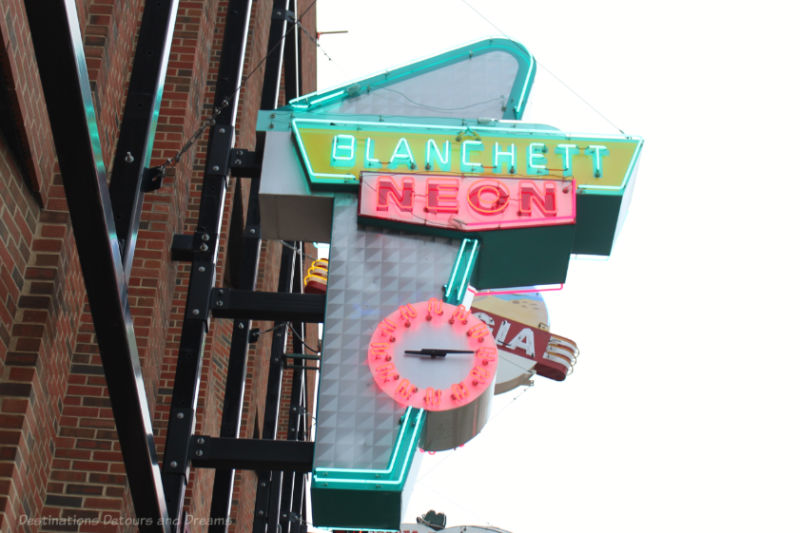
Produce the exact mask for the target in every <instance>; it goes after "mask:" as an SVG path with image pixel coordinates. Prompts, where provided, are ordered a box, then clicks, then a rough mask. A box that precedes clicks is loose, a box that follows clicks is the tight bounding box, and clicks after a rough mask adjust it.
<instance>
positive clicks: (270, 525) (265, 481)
mask: <svg viewBox="0 0 800 533" xmlns="http://www.w3.org/2000/svg"><path fill="white" fill-rule="evenodd" d="M292 244H293V246H292V248H289V247H283V248H282V251H281V268H280V271H279V273H278V291H279V292H281V293H289V292H291V290H292V285H293V279H294V273H295V262H296V261H297V260H298V258H297V251H296V246H294V245H295V244H296V243H292ZM289 320H291V319H289ZM286 330H287V325H285V324H284V325H282V326H280V327H278V328H276V329H275V330H274V331H273V332H272V346H271V348H270V360H269V374H268V376H267V397H266V401H265V405H264V425H263V426H262V428H261V438H262V439H268V440H274V439H275V438H276V437H277V435H278V414H279V411H280V398H281V388H282V381H283V356H284V352H285V351H286ZM258 481H259V482H258V487H257V489H256V505H255V510H254V513H253V531H254V532H256V531H259V532H261V531H269V532H270V533H271V532H273V531H276V530H277V524H278V518H279V516H278V515H279V512H280V495H281V487H282V484H283V474H282V472H279V471H276V470H273V471H270V472H261V473H259V480H258Z"/></svg>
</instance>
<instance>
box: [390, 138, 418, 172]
mask: <svg viewBox="0 0 800 533" xmlns="http://www.w3.org/2000/svg"><path fill="white" fill-rule="evenodd" d="M400 165H406V166H407V167H408V169H409V170H414V169H415V168H417V164H416V162H415V161H414V155H413V154H412V153H411V147H410V146H409V145H408V141H407V140H406V138H405V137H400V140H399V141H397V146H395V147H394V153H393V154H392V157H391V159H389V168H397V167H398V166H400Z"/></svg>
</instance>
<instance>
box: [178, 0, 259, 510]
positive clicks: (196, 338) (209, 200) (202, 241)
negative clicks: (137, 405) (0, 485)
mask: <svg viewBox="0 0 800 533" xmlns="http://www.w3.org/2000/svg"><path fill="white" fill-rule="evenodd" d="M250 7H251V0H231V1H230V3H229V4H228V12H227V16H226V20H225V33H224V36H223V42H222V52H221V56H220V67H219V73H218V77H217V85H216V89H215V97H214V102H215V115H216V119H215V125H214V128H213V129H212V130H211V131H210V133H209V142H208V148H207V150H206V153H207V154H208V155H207V158H206V168H205V173H204V177H203V187H202V192H201V199H200V208H199V217H198V222H197V230H196V232H195V238H194V241H193V242H194V246H195V249H194V251H193V253H194V257H193V260H192V270H191V274H190V277H189V292H188V296H187V306H186V312H185V314H184V321H183V328H182V331H181V344H180V349H179V352H178V364H177V369H176V372H175V384H174V388H173V393H172V405H171V407H170V418H169V422H168V427H167V441H166V446H165V452H164V472H163V479H164V489H165V493H166V498H167V507H168V511H169V515H170V516H171V517H173V518H177V517H179V516H181V510H182V508H183V499H184V495H185V493H186V483H187V479H188V472H189V463H188V460H187V459H188V454H189V446H190V437H191V434H192V431H193V428H194V425H195V413H196V407H197V396H198V387H199V384H200V376H201V370H202V350H203V344H204V339H205V335H206V331H207V324H206V318H205V317H206V315H207V313H208V303H209V297H210V294H211V289H212V287H213V286H214V270H215V268H214V266H215V263H216V259H217V251H218V242H219V231H220V226H221V224H222V209H223V206H224V203H225V188H226V179H227V178H226V174H227V169H228V161H229V157H230V152H231V150H232V148H233V147H232V141H233V124H234V120H235V118H236V109H237V107H238V101H239V93H238V86H239V83H240V80H241V77H242V64H243V61H244V55H245V43H246V40H247V29H248V24H249V19H250Z"/></svg>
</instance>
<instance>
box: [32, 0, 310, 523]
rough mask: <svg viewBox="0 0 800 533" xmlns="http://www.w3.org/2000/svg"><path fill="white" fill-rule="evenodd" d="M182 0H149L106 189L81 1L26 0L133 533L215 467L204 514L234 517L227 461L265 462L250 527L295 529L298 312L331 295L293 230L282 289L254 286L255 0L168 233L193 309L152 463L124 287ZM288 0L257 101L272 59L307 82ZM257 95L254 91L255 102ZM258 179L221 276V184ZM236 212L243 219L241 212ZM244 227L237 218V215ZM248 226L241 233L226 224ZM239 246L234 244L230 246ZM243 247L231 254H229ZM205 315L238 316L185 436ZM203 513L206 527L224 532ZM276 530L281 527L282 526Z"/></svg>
mask: <svg viewBox="0 0 800 533" xmlns="http://www.w3.org/2000/svg"><path fill="white" fill-rule="evenodd" d="M177 4H178V2H177V0H169V1H164V0H161V1H159V0H146V2H145V8H144V13H143V19H142V24H141V26H140V31H139V40H138V43H137V48H136V52H135V56H134V63H133V67H132V72H131V78H130V83H129V88H128V95H127V100H126V103H125V111H124V115H123V120H122V124H121V127H120V134H119V139H118V144H117V150H116V158H115V162H114V166H113V169H114V171H113V174H112V179H111V185H110V187H109V186H108V185H107V184H106V175H105V166H104V165H103V162H102V152H101V151H100V146H99V141H98V139H99V137H98V135H97V124H96V122H95V116H94V109H93V105H92V95H91V91H90V89H89V79H88V74H87V69H86V61H85V57H84V54H83V43H82V41H81V37H80V31H79V23H78V17H77V11H76V8H75V5H74V0H59V1H57V2H53V3H52V4H50V5H48V9H41V6H40V5H38V2H37V1H36V0H25V5H26V9H27V13H28V20H29V24H30V28H31V36H32V40H33V43H34V49H35V52H36V57H37V60H38V64H39V71H40V75H41V79H42V86H43V90H44V95H45V101H46V103H47V110H48V114H49V117H50V122H51V126H52V130H53V137H54V142H55V146H56V152H57V155H58V160H59V165H60V168H61V172H62V175H63V181H64V189H65V193H66V197H67V202H68V206H69V211H70V217H71V220H72V225H73V231H74V234H75V240H76V245H77V249H78V255H79V258H80V263H81V268H82V272H83V278H84V283H85V286H86V291H87V295H88V299H89V304H90V307H91V311H92V317H93V321H94V327H95V333H96V335H97V340H98V344H99V348H100V355H101V359H102V363H103V369H104V372H105V376H106V380H107V383H108V391H109V396H110V399H111V405H112V410H113V413H114V420H115V422H116V427H117V432H118V435H119V440H120V447H121V451H122V456H123V460H124V462H125V467H126V471H127V475H128V481H129V485H130V491H131V498H132V500H133V505H134V509H135V512H136V514H137V517H138V518H139V519H140V520H141V524H142V525H140V529H141V530H142V531H161V532H166V531H182V530H183V529H184V527H185V524H184V523H183V521H184V518H185V517H184V516H183V502H184V495H185V492H186V485H187V480H188V478H189V471H190V469H191V468H192V467H195V468H213V469H215V478H214V486H213V493H212V502H211V517H210V518H212V519H219V518H223V519H225V518H227V517H228V516H229V514H230V506H231V494H232V491H233V480H234V473H235V470H236V469H250V470H254V471H256V472H257V473H258V479H259V481H258V485H257V490H256V508H255V510H254V513H253V514H254V523H253V530H254V531H269V532H273V531H283V532H287V531H290V532H303V531H305V530H306V526H305V518H306V517H305V506H303V505H302V504H303V498H304V494H305V490H304V489H305V477H306V476H305V475H304V474H305V473H306V472H309V471H310V470H311V462H312V457H313V443H312V442H308V441H306V440H305V438H306V436H307V435H306V431H305V430H306V423H307V420H306V417H305V412H306V409H307V406H306V405H305V398H306V373H307V367H305V366H304V365H303V361H304V359H303V358H302V357H301V353H302V352H303V339H302V334H303V323H304V322H322V320H323V312H324V302H325V300H324V297H323V296H319V295H305V294H302V293H301V280H302V258H303V255H302V251H301V250H302V243H293V246H292V247H291V248H288V247H284V248H283V249H282V257H281V270H280V278H279V282H278V285H279V286H278V288H277V292H275V293H259V292H255V290H254V289H255V285H256V275H257V272H258V260H259V256H260V251H261V238H260V231H261V230H260V228H261V225H260V218H259V212H258V185H259V175H258V173H259V171H260V165H259V162H260V161H261V157H262V153H263V142H261V141H260V142H259V144H258V147H257V150H256V151H255V153H254V152H249V151H246V150H241V149H237V148H235V147H234V145H233V139H234V135H233V133H234V125H235V118H236V110H237V107H238V90H239V84H240V82H241V79H242V65H243V64H244V54H245V49H246V39H247V33H248V31H247V30H248V24H249V19H250V9H251V4H252V0H230V1H229V3H228V12H227V16H226V22H225V33H224V38H223V45H222V51H221V57H220V64H219V73H218V77H217V85H216V89H215V97H214V103H215V107H216V109H218V110H219V112H218V114H217V116H216V120H215V123H214V125H213V127H212V128H211V130H210V133H209V141H208V147H207V152H206V153H207V159H206V166H205V171H204V175H203V185H202V196H201V202H200V209H199V216H198V221H197V226H196V231H195V232H194V234H193V235H175V237H174V239H173V243H172V257H173V259H174V260H184V261H189V262H191V273H190V279H189V285H188V293H187V298H186V311H185V315H184V320H183V326H182V331H181V343H180V349H179V358H178V365H177V370H176V374H175V382H174V388H173V393H172V404H171V408H170V418H169V421H168V427H167V440H166V446H165V451H164V457H163V462H162V466H161V468H159V461H158V457H157V454H156V451H155V443H154V439H153V430H152V423H151V420H150V416H149V413H148V409H147V401H146V397H145V393H144V384H143V381H142V374H141V368H140V366H139V354H138V351H137V347H136V342H135V340H134V336H133V335H132V334H131V332H132V330H133V323H132V319H131V315H130V308H129V304H128V300H127V284H128V278H129V276H130V270H131V264H132V258H133V254H134V250H135V246H136V233H137V228H138V225H139V220H140V216H141V211H142V200H143V194H144V193H145V192H147V191H150V190H154V189H156V188H158V186H159V185H160V179H161V176H160V173H159V172H158V170H157V169H149V168H147V166H148V165H149V154H150V151H151V149H152V142H153V138H154V135H153V134H154V130H155V127H156V118H157V116H158V109H159V106H160V94H161V89H162V88H163V85H164V79H165V73H166V64H167V59H168V57H169V50H170V45H171V41H172V32H173V28H174V25H175V17H176V12H177ZM296 13H297V4H296V0H279V1H278V2H276V5H275V7H274V9H273V13H272V20H271V24H270V36H269V48H268V50H269V51H273V50H277V49H278V48H280V52H279V53H278V54H277V55H276V56H274V57H268V58H267V61H266V72H265V75H264V79H265V83H264V89H263V93H262V103H263V102H267V108H268V109H272V108H274V107H275V105H276V104H277V101H278V94H279V89H280V85H281V71H282V70H283V72H285V75H286V82H285V89H286V95H287V97H288V98H291V97H294V96H298V95H299V94H300V82H299V72H300V71H299V57H300V55H299V42H298V40H297V32H296V31H293V30H294V28H295V26H294V23H295V22H296V19H295V16H296ZM262 108H263V104H262ZM231 175H233V176H238V177H240V178H242V179H247V178H249V179H251V186H250V197H249V199H248V208H247V214H246V217H244V220H242V215H241V212H239V213H238V214H236V213H235V214H234V216H233V217H232V218H234V219H236V218H237V217H238V219H239V223H238V224H237V223H236V221H235V220H234V221H233V223H232V225H231V226H232V229H231V232H232V238H231V242H232V248H235V249H236V250H235V251H232V252H231V253H232V254H233V256H232V257H234V261H233V262H234V263H236V262H238V264H234V265H232V266H233V268H234V269H236V274H235V277H234V279H235V280H236V284H235V288H234V289H219V288H215V287H214V285H215V270H216V269H215V265H216V262H217V256H218V242H219V232H220V228H221V225H222V216H223V208H224V205H225V194H226V190H227V187H228V185H229V182H230V181H231V178H230V176H231ZM242 223H243V224H242ZM242 225H243V227H242ZM237 231H241V236H239V235H236V234H235V232H237ZM234 243H238V244H234ZM237 260H238V261H237ZM211 319H232V320H234V328H233V335H232V339H231V346H230V357H229V362H228V374H227V381H226V389H225V398H224V405H223V410H222V422H221V427H220V432H219V436H218V437H213V436H209V435H196V434H194V433H193V432H194V427H195V413H196V407H197V400H198V390H199V385H200V377H201V373H202V372H201V371H202V356H203V353H202V350H203V341H204V338H205V335H206V332H207V330H208V321H209V320H211ZM254 319H261V320H274V321H275V323H276V328H275V330H274V333H273V339H272V350H271V352H270V370H269V378H268V389H267V398H266V405H265V410H264V412H265V420H264V424H263V426H262V430H261V438H260V439H241V438H238V434H239V430H240V427H241V415H242V404H243V395H244V386H245V374H246V368H247V357H248V346H249V344H250V342H251V341H252V340H253V338H254V335H255V332H254V331H252V330H251V321H252V320H254ZM287 329H291V330H292V331H293V335H292V342H293V345H292V349H293V354H289V357H292V356H293V355H294V356H297V357H294V358H293V360H294V364H293V365H287V354H285V344H286V339H287ZM287 366H288V367H291V368H292V370H293V376H292V382H291V383H292V389H291V391H290V397H291V401H290V413H289V414H290V423H289V434H288V439H286V440H277V421H278V413H279V409H280V397H281V382H282V378H283V369H284V367H287ZM222 522H225V525H219V524H220V521H215V520H212V521H211V523H212V524H217V525H213V526H211V528H210V531H225V530H227V525H226V524H227V520H223V521H222ZM279 528H280V529H279Z"/></svg>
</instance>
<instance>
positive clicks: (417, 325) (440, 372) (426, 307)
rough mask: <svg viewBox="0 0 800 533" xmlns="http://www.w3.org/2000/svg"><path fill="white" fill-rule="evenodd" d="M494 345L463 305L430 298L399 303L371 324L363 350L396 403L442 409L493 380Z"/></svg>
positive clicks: (464, 399)
mask: <svg viewBox="0 0 800 533" xmlns="http://www.w3.org/2000/svg"><path fill="white" fill-rule="evenodd" d="M497 362H498V357H497V347H496V345H495V343H494V338H493V337H492V334H491V332H490V331H489V328H488V326H487V325H486V324H485V323H483V322H482V321H481V320H479V319H478V318H477V317H475V316H473V315H472V314H471V313H470V312H469V311H468V310H467V309H465V308H464V306H462V305H459V306H455V305H452V304H449V303H445V302H443V301H442V300H439V299H436V298H431V299H430V300H428V301H427V302H416V303H409V304H405V305H401V306H400V307H398V308H397V309H396V310H395V311H394V312H393V313H391V314H390V315H389V316H388V317H386V318H384V319H383V320H382V321H381V322H380V323H379V324H378V326H377V327H376V328H375V331H374V333H373V334H372V337H371V338H370V343H369V348H368V349H367V364H368V365H369V368H370V372H371V373H372V377H373V379H374V380H375V384H376V385H377V386H378V388H380V389H381V390H382V391H383V392H384V393H385V394H387V395H389V396H390V397H391V398H392V399H394V400H395V401H396V402H397V403H399V404H401V405H404V406H407V407H416V408H419V409H425V410H426V411H446V410H449V409H455V408H458V407H463V406H465V405H467V404H469V403H471V402H472V401H474V400H475V399H476V398H478V397H479V396H480V395H481V394H483V392H484V391H485V390H487V389H488V388H489V387H491V386H492V385H493V383H494V375H495V372H496V371H497Z"/></svg>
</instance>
